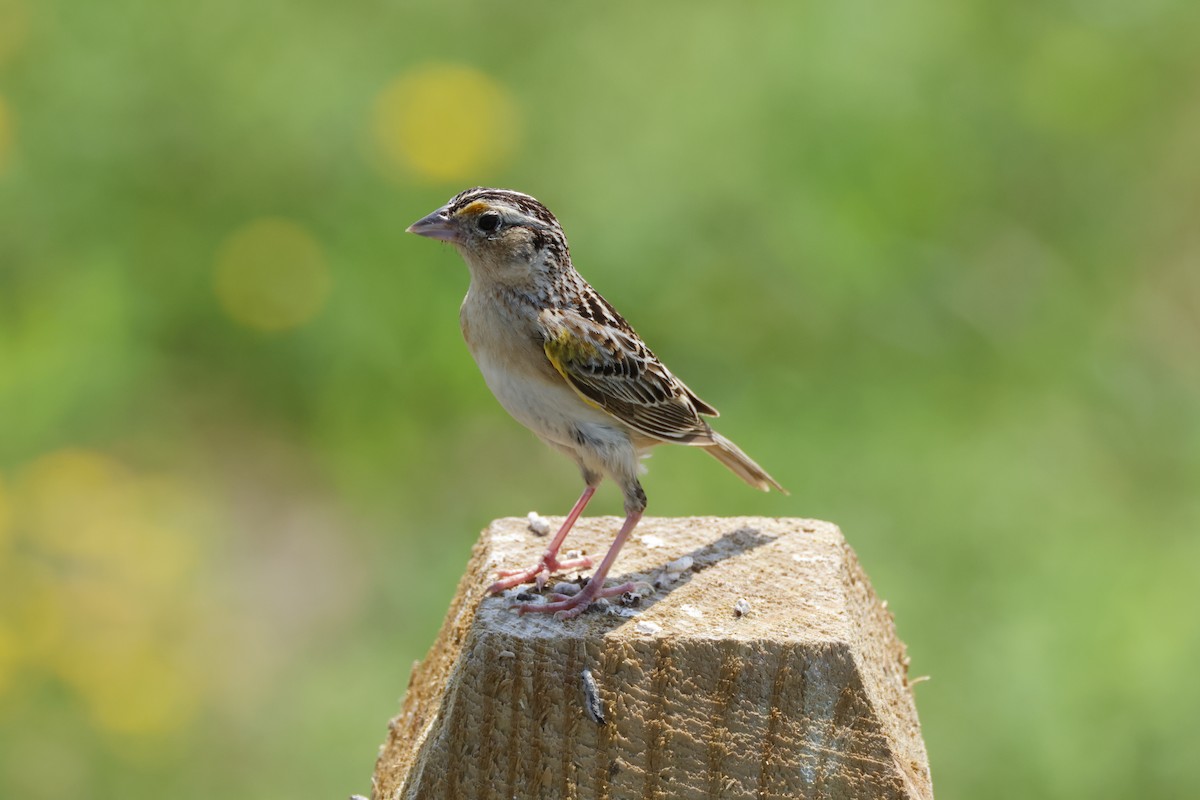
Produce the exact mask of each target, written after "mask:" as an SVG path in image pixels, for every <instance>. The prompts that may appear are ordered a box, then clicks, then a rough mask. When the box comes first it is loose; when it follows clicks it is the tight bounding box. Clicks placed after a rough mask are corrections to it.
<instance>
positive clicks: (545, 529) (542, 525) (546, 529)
mask: <svg viewBox="0 0 1200 800" xmlns="http://www.w3.org/2000/svg"><path fill="white" fill-rule="evenodd" d="M528 519H529V530H530V531H532V532H533V533H534V535H536V536H549V535H550V521H549V520H547V519H546V518H545V517H543V516H542V515H541V514H539V513H538V512H536V511H530V512H529V514H528Z"/></svg>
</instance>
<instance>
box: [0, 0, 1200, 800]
mask: <svg viewBox="0 0 1200 800" xmlns="http://www.w3.org/2000/svg"><path fill="white" fill-rule="evenodd" d="M1198 24H1200V6H1197V5H1196V4H1195V3H1189V2H1184V0H1152V1H1151V2H1144V3H1137V4H1133V3H1121V2H1115V1H1112V2H1082V1H1080V2H1041V3H1020V2H1019V3H1008V4H994V3H984V2H979V1H978V0H967V2H961V3H956V4H949V3H936V2H932V1H931V0H901V2H898V3H892V4H878V3H866V2H861V1H860V0H849V1H848V2H841V3H823V4H818V3H788V2H778V1H769V0H763V1H762V2H752V3H744V4H738V5H737V6H736V7H735V6H720V5H718V6H714V7H705V6H703V5H698V4H690V3H658V4H652V5H648V4H633V3H619V4H616V5H613V4H603V5H591V6H587V7H576V6H575V5H574V4H562V3H552V2H542V1H540V0H531V2H528V3H525V4H523V5H520V6H512V5H510V4H508V5H506V4H495V3H474V2H464V3H457V4H446V5H440V4H421V5H419V6H418V5H415V4H410V3H400V2H381V1H380V0H374V1H368V2H358V3H350V4H329V3H321V2H316V1H315V0H297V1H295V2H283V1H282V0H260V1H259V2H254V3H250V4H247V3H241V2H234V1H233V0H213V2H208V3H200V4H180V3H162V2H156V1H155V0H113V2H110V3H90V2H84V1H83V0H0V795H2V796H5V797H22V798H29V799H30V800H34V799H37V798H66V797H123V798H137V797H161V796H170V797H175V798H207V797H213V796H221V797H228V798H261V797H285V796H287V797H330V796H344V795H346V794H348V793H349V792H351V791H360V792H365V791H367V789H368V779H369V776H370V773H371V768H372V764H373V759H374V755H375V749H376V746H377V745H378V744H379V742H380V741H381V740H382V738H383V734H384V726H385V723H386V720H387V718H388V716H389V715H390V714H391V713H393V712H394V710H395V709H396V708H397V707H398V701H399V695H400V693H401V692H402V691H403V687H404V686H405V682H406V676H407V673H408V671H409V668H410V664H411V663H412V661H413V659H416V658H419V657H421V656H422V655H423V653H424V651H425V649H426V648H427V647H428V645H429V644H430V642H431V641H432V638H433V636H434V633H435V632H436V629H437V626H438V625H439V623H440V620H441V616H442V614H443V611H444V609H445V607H446V604H447V601H448V600H449V597H450V595H451V593H452V591H453V588H454V585H455V582H456V580H457V577H458V575H459V574H460V572H461V569H462V565H463V564H464V563H465V560H466V557H467V553H468V549H469V547H470V545H471V543H472V542H473V541H474V538H475V536H476V533H477V531H478V530H479V529H480V528H481V527H482V526H484V525H485V524H486V523H487V521H488V520H489V519H491V518H493V517H497V516H505V515H513V514H524V513H525V512H527V511H529V510H530V509H537V510H539V511H541V512H543V513H546V514H561V513H564V512H565V511H566V510H567V509H568V508H569V505H570V503H571V501H572V500H573V499H574V497H575V495H576V493H577V491H578V479H577V476H576V474H575V470H574V467H573V466H571V465H570V464H568V463H567V462H566V461H565V460H563V459H561V458H560V457H559V456H557V455H556V454H553V453H551V452H550V451H548V450H547V449H546V448H544V447H543V446H542V445H540V444H539V443H538V442H537V441H536V440H535V439H533V438H532V437H531V436H530V435H529V434H527V433H526V432H525V431H523V430H521V429H520V428H519V427H518V426H517V424H516V423H514V422H512V421H511V420H510V419H508V418H507V416H506V415H505V414H504V412H503V411H502V410H501V409H500V408H499V407H498V406H497V404H496V403H495V402H494V400H493V399H492V398H491V397H490V396H489V394H488V393H487V390H486V388H485V387H484V385H483V383H482V380H481V379H480V378H479V376H478V374H477V372H476V370H475V367H474V365H473V364H472V363H471V360H470V358H469V356H468V355H467V353H466V351H465V349H464V347H463V345H462V343H461V339H460V335H459V333H458V331H457V329H456V310H457V305H458V303H459V301H460V299H461V296H462V294H463V291H464V289H465V287H466V271H465V268H464V267H463V265H462V264H461V263H460V262H459V260H458V258H457V256H456V255H455V254H454V253H453V252H452V251H451V250H450V249H449V248H439V247H435V246H433V245H432V244H430V243H429V242H426V241H421V240H418V239H417V238H415V237H410V236H404V235H403V229H404V227H405V226H406V225H407V224H408V223H410V222H412V221H413V220H415V219H416V218H417V217H419V216H421V215H423V214H425V213H426V212H428V211H430V210H432V209H433V208H435V207H436V206H437V205H439V204H441V203H442V202H444V201H445V200H446V199H447V198H448V197H449V196H451V195H452V194H453V193H455V192H457V191H458V190H460V189H462V188H464V187H466V186H469V185H475V184H493V185H501V186H509V187H511V188H517V189H521V190H523V191H527V192H530V193H532V194H534V195H536V196H538V197H539V198H540V199H542V200H543V201H545V202H546V203H547V205H549V206H550V207H551V208H552V209H554V211H555V212H556V213H557V214H558V216H559V217H560V219H561V220H562V221H563V223H564V225H565V227H566V229H567V231H568V233H569V235H570V236H571V244H572V248H573V253H574V255H575V259H576V263H577V264H578V265H579V266H580V268H581V270H582V271H583V272H584V274H585V275H587V276H588V277H589V278H590V279H591V280H592V282H593V284H594V285H596V286H597V288H599V289H600V290H601V291H603V292H604V293H605V294H606V296H607V297H608V298H609V299H610V300H611V301H612V302H613V303H614V304H615V305H616V306H617V307H618V308H620V309H621V310H622V312H623V313H624V314H625V315H626V316H627V317H628V318H629V319H630V320H631V321H632V322H633V324H634V325H635V326H636V327H637V328H638V329H639V331H640V332H641V333H642V335H643V336H644V337H645V338H646V339H647V340H648V341H649V342H650V343H651V345H652V346H653V347H654V348H655V349H656V351H657V352H658V353H659V355H660V356H662V357H663V358H664V360H665V361H667V363H669V364H670V365H671V367H672V369H673V370H674V371H675V372H676V373H677V374H679V375H680V376H682V377H683V378H684V379H685V380H686V381H688V382H689V383H690V384H691V385H692V386H693V388H695V389H696V390H697V391H698V392H699V393H700V394H701V395H702V396H703V397H705V398H706V399H707V400H709V401H711V402H712V403H714V404H715V405H717V406H718V407H720V408H721V410H722V411H723V412H724V417H723V418H722V426H721V430H722V431H723V432H725V433H726V434H728V435H729V436H730V437H732V438H734V439H735V440H736V441H738V442H739V443H740V444H741V445H742V446H743V447H744V448H745V449H746V450H747V451H748V452H750V453H751V454H753V455H754V456H755V458H756V459H758V460H760V461H761V463H763V464H764V465H765V466H767V467H768V468H769V469H770V470H771V471H772V472H773V473H774V475H775V476H776V477H777V478H779V480H780V481H781V482H782V483H784V484H785V485H786V486H788V487H789V488H790V489H791V490H792V495H791V496H790V497H779V496H762V495H759V494H757V493H755V492H751V491H748V490H747V489H746V487H744V486H743V485H741V484H740V483H739V482H738V481H736V480H734V479H732V478H731V477H730V476H729V475H728V474H726V473H725V472H724V471H723V470H722V469H721V468H720V466H719V465H717V464H716V463H715V462H712V461H711V460H710V459H706V458H702V457H699V456H698V455H697V454H696V453H691V452H686V451H685V450H683V449H677V450H673V451H662V452H660V453H658V454H656V455H655V457H654V459H653V460H652V462H651V463H650V466H651V468H652V469H651V473H650V475H649V476H648V478H647V480H646V489H647V492H648V494H649V497H650V513H652V514H661V515H688V514H764V515H781V516H783V515H787V516H814V517H820V518H825V519H830V520H833V521H836V522H837V523H839V524H840V525H841V526H842V527H843V529H844V530H845V532H846V534H847V536H848V538H849V539H850V541H851V543H852V544H853V546H854V547H855V548H856V550H857V551H858V553H859V555H860V557H861V559H862V561H863V564H864V565H865V567H866V568H867V570H868V571H869V573H870V574H871V576H872V578H873V580H874V582H875V585H876V588H877V590H878V591H879V593H880V594H881V596H883V597H885V598H887V599H888V600H889V602H890V604H891V607H892V609H893V610H894V611H895V613H896V616H897V620H898V624H899V628H900V633H901V635H902V637H903V638H904V639H905V640H906V641H907V642H908V644H909V646H910V653H911V655H912V659H913V667H912V674H913V675H926V674H928V675H931V676H932V680H931V681H929V682H928V683H923V684H920V685H919V686H918V688H917V698H918V706H919V710H920V713H921V717H922V723H923V728H924V732H925V736H926V741H927V745H928V749H929V754H930V761H931V767H932V770H933V775H934V781H935V785H936V786H937V789H938V792H939V794H940V795H941V796H944V797H971V798H992V797H995V798H1000V797H1014V796H1018V797H1061V798H1072V797H1080V798H1083V797H1087V798H1123V797H1131V796H1136V797H1187V796H1196V795H1198V794H1200V761H1197V759H1196V758H1195V754H1196V752H1197V751H1200V727H1198V726H1197V725H1196V723H1195V717H1196V712H1197V711H1198V710H1200V689H1198V688H1197V686H1198V684H1197V682H1196V680H1195V674H1194V673H1195V665H1196V664H1197V662H1198V661H1200V626H1198V625H1197V622H1196V611H1197V602H1196V600H1195V596H1194V585H1195V581H1196V575H1197V564H1198V563H1200V538H1198V537H1197V532H1198V531H1200V492H1198V491H1197V487H1198V486H1200V358H1198V354H1200V353H1198V347H1197V342H1198V341H1200V227H1198V226H1197V224H1196V219H1197V212H1198V211H1200V189H1198V188H1197V187H1198V186H1200V159H1197V157H1196V152H1197V149H1196V148H1197V142H1198V141H1200V51H1198V50H1197V49H1196V47H1195V41H1196V38H1195V34H1196V31H1197V25H1198ZM591 510H592V511H593V512H594V513H619V510H620V500H619V497H618V496H617V493H616V492H615V491H614V490H613V489H612V488H611V487H607V488H605V489H604V490H602V492H601V493H600V495H599V496H598V499H597V501H596V502H595V503H594V504H593V507H592V509H591Z"/></svg>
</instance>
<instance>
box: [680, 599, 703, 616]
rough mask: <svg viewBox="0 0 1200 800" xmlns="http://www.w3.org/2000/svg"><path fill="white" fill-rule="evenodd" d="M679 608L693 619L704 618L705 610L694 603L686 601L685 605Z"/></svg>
mask: <svg viewBox="0 0 1200 800" xmlns="http://www.w3.org/2000/svg"><path fill="white" fill-rule="evenodd" d="M679 610H680V611H682V612H683V613H685V614H687V615H688V616H689V617H691V618H692V619H704V612H703V611H701V610H700V609H698V608H696V607H695V606H693V605H688V604H687V603H684V604H683V605H681V606H679Z"/></svg>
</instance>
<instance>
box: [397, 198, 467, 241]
mask: <svg viewBox="0 0 1200 800" xmlns="http://www.w3.org/2000/svg"><path fill="white" fill-rule="evenodd" d="M405 232H406V233H415V234H416V235H417V236H427V237H429V238H430V239H437V240H439V241H443V242H457V241H458V228H457V227H456V226H455V225H454V224H453V223H452V222H451V221H450V217H449V215H448V214H447V213H446V207H445V206H442V207H441V208H439V209H438V210H437V211H435V212H433V213H432V214H430V215H429V216H427V217H421V218H420V219H419V220H417V221H416V222H414V223H413V224H412V225H409V226H408V228H407V229H406V230H405Z"/></svg>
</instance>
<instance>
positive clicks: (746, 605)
mask: <svg viewBox="0 0 1200 800" xmlns="http://www.w3.org/2000/svg"><path fill="white" fill-rule="evenodd" d="M749 613H750V601H749V600H747V599H746V598H744V597H739V598H738V601H737V602H736V603H734V604H733V615H734V616H735V617H744V616H746V615H747V614H749Z"/></svg>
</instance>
